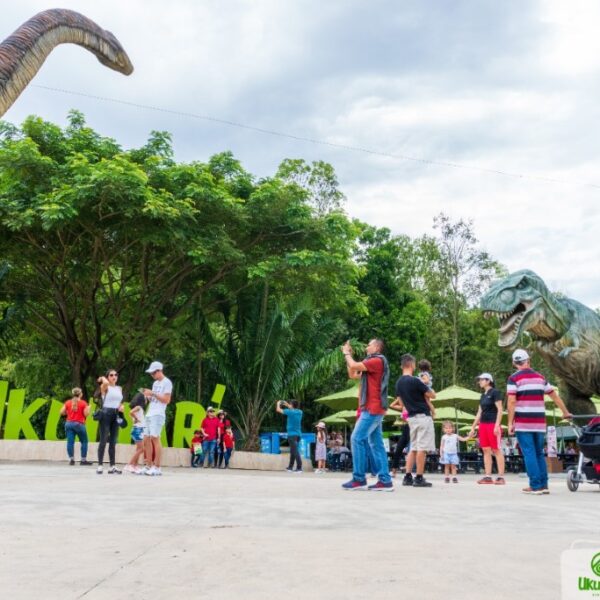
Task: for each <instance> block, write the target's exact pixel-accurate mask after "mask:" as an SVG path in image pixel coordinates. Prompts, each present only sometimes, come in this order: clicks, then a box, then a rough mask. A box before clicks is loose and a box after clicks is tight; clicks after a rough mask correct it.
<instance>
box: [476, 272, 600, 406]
mask: <svg viewBox="0 0 600 600" xmlns="http://www.w3.org/2000/svg"><path fill="white" fill-rule="evenodd" d="M481 310H483V311H484V314H485V315H486V316H492V315H496V316H497V317H498V320H499V322H500V328H499V333H498V345H499V346H501V347H507V348H509V347H512V346H514V345H515V344H516V342H517V340H518V339H519V336H520V335H521V334H522V333H524V332H527V333H528V334H529V336H531V338H532V339H533V340H534V342H535V347H536V349H537V352H538V353H539V354H540V356H541V357H542V358H543V359H544V360H545V361H546V362H547V363H548V364H549V365H550V368H551V369H552V371H553V372H554V374H555V375H557V376H558V377H559V378H560V380H561V381H562V383H563V384H564V386H565V388H566V391H567V397H566V399H565V400H566V402H567V406H568V408H569V410H571V412H573V413H574V414H576V413H579V414H584V413H585V414H589V413H595V412H596V410H595V407H594V404H593V402H591V401H590V397H591V396H592V395H594V394H598V393H600V316H599V315H598V314H597V313H595V312H594V311H593V310H591V309H589V308H588V307H587V306H584V305H583V304H581V303H580V302H577V301H576V300H571V299H570V298H561V297H558V296H556V295H554V294H552V293H551V292H550V291H549V290H548V288H547V287H546V284H545V283H544V282H543V281H542V279H541V278H540V277H538V275H536V274H535V273H534V272H533V271H528V270H522V271H517V272H515V273H512V274H511V275H509V276H508V277H506V278H505V279H503V280H502V281H499V282H498V283H495V284H494V285H492V287H491V288H490V290H489V291H488V292H487V294H486V295H485V296H484V297H483V298H482V300H481Z"/></svg>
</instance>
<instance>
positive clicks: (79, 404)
mask: <svg viewBox="0 0 600 600" xmlns="http://www.w3.org/2000/svg"><path fill="white" fill-rule="evenodd" d="M82 396H83V392H82V391H81V388H73V389H72V390H71V398H70V399H69V400H67V401H66V402H65V403H64V404H63V407H62V408H61V409H60V414H61V415H62V416H63V417H67V421H66V423H65V434H66V436H67V454H68V455H69V464H70V465H71V466H73V465H74V464H75V438H76V437H77V438H78V439H79V441H80V442H81V464H82V465H91V464H92V463H91V462H88V460H87V449H88V436H87V431H86V429H85V419H86V417H87V416H88V415H89V414H90V407H89V405H88V403H87V402H86V401H85V400H84V399H83V397H82Z"/></svg>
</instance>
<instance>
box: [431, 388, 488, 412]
mask: <svg viewBox="0 0 600 600" xmlns="http://www.w3.org/2000/svg"><path fill="white" fill-rule="evenodd" d="M480 398H481V394H480V393H478V392H474V391H472V390H468V389H467V388H464V387H460V386H458V385H451V386H450V387H447V388H444V389H443V390H442V391H441V392H437V393H436V397H435V400H432V402H433V406H435V408H436V411H437V409H438V407H439V408H442V407H448V406H451V407H453V408H461V409H467V410H473V411H476V410H477V409H478V408H479V399H480Z"/></svg>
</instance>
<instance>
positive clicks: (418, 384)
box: [396, 375, 431, 417]
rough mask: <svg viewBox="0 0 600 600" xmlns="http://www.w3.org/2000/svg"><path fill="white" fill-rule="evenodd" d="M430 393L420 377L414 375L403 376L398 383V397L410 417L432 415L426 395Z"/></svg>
mask: <svg viewBox="0 0 600 600" xmlns="http://www.w3.org/2000/svg"><path fill="white" fill-rule="evenodd" d="M428 391H429V388H428V387H427V386H426V385H425V384H424V383H423V382H422V381H421V380H420V379H419V378H418V377H413V376H412V375H402V377H400V378H399V379H398V381H396V396H397V397H400V399H401V400H402V404H404V407H405V408H406V410H407V411H408V416H409V417H412V416H414V415H418V414H422V415H430V414H431V413H430V412H429V406H428V405H427V402H426V401H425V394H426V393H427V392H428Z"/></svg>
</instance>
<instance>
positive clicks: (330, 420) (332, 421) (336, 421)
mask: <svg viewBox="0 0 600 600" xmlns="http://www.w3.org/2000/svg"><path fill="white" fill-rule="evenodd" d="M321 421H322V422H323V423H325V425H348V421H346V419H342V418H341V417H338V416H337V414H334V415H329V416H328V417H325V418H324V419H321Z"/></svg>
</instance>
